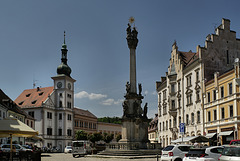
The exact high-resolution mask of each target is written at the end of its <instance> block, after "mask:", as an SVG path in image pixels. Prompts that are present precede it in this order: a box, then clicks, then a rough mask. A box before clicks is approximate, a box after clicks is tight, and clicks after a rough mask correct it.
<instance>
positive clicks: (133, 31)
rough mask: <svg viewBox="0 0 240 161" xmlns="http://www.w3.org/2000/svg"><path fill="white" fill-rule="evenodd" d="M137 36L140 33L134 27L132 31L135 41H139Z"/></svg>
mask: <svg viewBox="0 0 240 161" xmlns="http://www.w3.org/2000/svg"><path fill="white" fill-rule="evenodd" d="M137 35H138V32H137V30H136V27H133V30H132V37H133V39H137Z"/></svg>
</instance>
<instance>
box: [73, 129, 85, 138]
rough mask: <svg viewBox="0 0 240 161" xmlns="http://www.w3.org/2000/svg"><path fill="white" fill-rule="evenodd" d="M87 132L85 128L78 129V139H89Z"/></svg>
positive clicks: (76, 135)
mask: <svg viewBox="0 0 240 161" xmlns="http://www.w3.org/2000/svg"><path fill="white" fill-rule="evenodd" d="M87 136H88V135H87V133H86V132H85V131H83V130H78V131H77V132H76V134H75V138H76V140H87V139H88V138H87Z"/></svg>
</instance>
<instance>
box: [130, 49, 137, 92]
mask: <svg viewBox="0 0 240 161" xmlns="http://www.w3.org/2000/svg"><path fill="white" fill-rule="evenodd" d="M136 81H137V80H136V49H133V48H130V85H131V88H130V92H131V93H137V85H136V84H137V83H136Z"/></svg>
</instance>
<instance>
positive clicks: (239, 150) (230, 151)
mask: <svg viewBox="0 0 240 161" xmlns="http://www.w3.org/2000/svg"><path fill="white" fill-rule="evenodd" d="M218 160H220V161H229V160H231V161H234V160H237V161H239V160H240V146H233V145H229V146H225V147H224V149H223V152H222V154H221V156H220V157H219V159H218Z"/></svg>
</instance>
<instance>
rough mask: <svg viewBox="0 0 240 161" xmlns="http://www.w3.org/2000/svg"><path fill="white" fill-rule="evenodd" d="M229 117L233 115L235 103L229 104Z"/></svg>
mask: <svg viewBox="0 0 240 161" xmlns="http://www.w3.org/2000/svg"><path fill="white" fill-rule="evenodd" d="M229 117H233V105H231V106H229Z"/></svg>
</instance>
